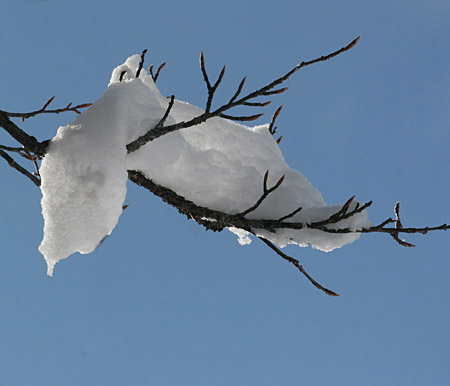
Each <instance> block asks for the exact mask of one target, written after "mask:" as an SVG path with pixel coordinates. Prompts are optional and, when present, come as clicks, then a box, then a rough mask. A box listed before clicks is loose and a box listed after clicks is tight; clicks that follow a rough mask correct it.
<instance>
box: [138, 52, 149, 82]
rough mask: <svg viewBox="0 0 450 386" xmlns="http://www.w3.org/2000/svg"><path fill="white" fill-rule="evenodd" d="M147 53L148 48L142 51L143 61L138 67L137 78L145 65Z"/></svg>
mask: <svg viewBox="0 0 450 386" xmlns="http://www.w3.org/2000/svg"><path fill="white" fill-rule="evenodd" d="M146 53H147V49H145V50H144V51H142V54H141V61H140V62H139V67H138V69H137V71H136V78H139V75H141V71H142V67H143V66H144V58H145V54H146Z"/></svg>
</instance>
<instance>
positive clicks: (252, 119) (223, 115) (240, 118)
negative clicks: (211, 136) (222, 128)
mask: <svg viewBox="0 0 450 386" xmlns="http://www.w3.org/2000/svg"><path fill="white" fill-rule="evenodd" d="M263 115H264V114H255V115H249V116H243V117H234V116H232V115H226V114H220V115H219V116H220V117H221V118H225V119H229V120H231V121H247V122H248V121H256V120H257V119H258V118H260V117H262V116H263Z"/></svg>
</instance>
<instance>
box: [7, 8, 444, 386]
mask: <svg viewBox="0 0 450 386" xmlns="http://www.w3.org/2000/svg"><path fill="white" fill-rule="evenodd" d="M1 13H2V23H1V25H0V45H1V47H2V60H1V64H0V72H1V74H2V75H1V79H2V81H1V87H0V109H4V110H8V111H29V110H33V109H35V108H39V107H40V106H41V105H42V104H43V103H44V102H45V101H46V100H47V99H48V98H49V97H51V96H52V95H56V100H55V102H54V104H55V106H57V105H58V106H62V105H64V104H67V103H68V102H70V101H72V102H74V103H85V102H92V101H95V100H96V99H97V98H99V97H100V96H101V95H102V93H103V91H104V89H105V88H106V85H107V83H108V80H109V77H110V73H111V70H112V69H113V68H114V67H115V66H117V65H119V64H121V63H122V62H123V61H124V60H125V59H126V58H127V57H128V56H129V55H131V54H134V53H140V52H141V51H142V49H144V48H148V49H149V53H148V54H147V64H150V63H154V64H159V63H161V62H162V61H167V63H168V64H167V66H166V68H165V69H164V72H163V73H162V75H161V77H160V79H159V81H158V84H159V87H160V89H161V91H162V92H163V93H164V94H166V95H170V94H172V93H173V94H175V96H176V97H177V99H182V100H189V101H190V102H191V103H194V104H197V105H201V106H203V104H204V101H205V87H204V84H203V83H202V78H201V73H200V71H199V68H198V56H199V53H200V51H201V50H203V51H204V52H205V56H206V60H207V66H208V68H209V69H210V71H211V74H214V73H216V74H217V73H218V71H219V70H220V68H221V66H222V65H223V64H227V70H228V73H227V75H226V77H225V80H224V87H223V89H222V93H223V94H221V95H223V98H225V97H226V96H229V95H230V93H232V92H233V91H234V88H235V87H236V85H237V83H238V82H239V81H240V79H241V78H242V76H244V75H247V76H248V82H247V86H248V87H249V88H250V87H254V88H256V87H258V86H260V85H262V84H263V82H265V81H269V80H272V79H273V78H274V77H276V76H279V75H281V74H282V73H284V72H285V71H287V70H289V69H290V68H291V67H292V66H294V65H295V64H296V63H298V62H299V61H301V60H307V59H312V58H315V57H317V56H320V55H322V54H326V53H328V52H331V51H333V50H335V49H337V48H340V47H341V46H343V45H345V44H347V43H348V42H350V41H351V40H352V39H353V38H354V37H356V36H358V35H361V40H360V42H359V44H358V45H357V46H356V47H355V48H354V49H353V50H352V51H350V52H348V53H346V54H344V55H342V56H340V57H338V58H336V59H333V60H332V61H330V62H326V63H320V64H318V65H316V66H314V67H309V68H306V69H304V70H302V71H301V72H300V73H297V74H296V76H295V77H294V78H292V79H291V80H290V81H289V84H288V85H289V86H290V90H289V91H288V92H287V93H285V94H283V95H280V96H279V98H278V99H277V100H276V102H275V105H273V106H271V107H270V109H268V110H267V115H266V118H265V119H266V120H268V119H270V116H271V114H272V112H273V110H274V109H275V108H276V107H277V106H278V104H281V103H283V104H284V106H285V107H284V109H283V112H282V114H281V116H280V117H279V120H278V125H279V132H280V134H283V135H284V139H283V142H282V143H281V148H282V150H283V151H284V153H285V157H286V160H287V161H288V163H289V164H290V165H291V166H292V167H295V168H297V169H298V170H300V171H301V172H302V173H303V174H304V175H305V176H306V177H307V178H308V179H309V180H310V181H311V182H312V183H313V184H314V185H315V186H316V187H317V188H319V189H320V190H321V191H322V193H323V195H324V197H325V200H326V201H327V202H328V203H342V202H344V201H345V200H347V199H348V198H349V197H350V196H352V195H353V194H356V195H357V197H358V198H359V199H360V200H361V201H368V200H374V205H373V207H372V208H371V209H370V217H371V219H372V220H373V221H374V222H380V221H382V220H384V219H385V218H387V217H389V216H391V215H392V209H393V206H394V204H395V202H396V201H397V200H400V201H401V204H402V206H401V209H402V213H403V218H402V220H403V222H404V224H405V225H410V226H421V225H439V224H441V223H443V222H446V221H447V222H449V221H450V200H449V199H448V197H449V196H450V178H449V172H448V170H449V164H450V152H449V144H450V113H449V107H450V91H449V90H450V71H449V68H450V50H449V48H450V45H449V42H450V28H449V24H448V23H449V20H450V3H449V2H448V1H446V0H428V1H385V0H380V1H377V2H374V1H347V0H343V1H332V0H328V1H309V2H304V1H293V0H292V1H285V0H278V1H265V0H262V1H258V2H257V1H246V0H240V1H235V0H232V1H227V2H215V1H211V0H210V1H195V0H191V1H189V2H187V1H160V2H152V1H142V2H140V1H120V2H119V1H89V2H88V1H62V0H61V1H56V0H55V1H51V0H48V1H45V0H42V1H37V0H36V1H31V0H30V1H18V0H14V1H13V0H11V1H9V0H3V1H2V10H1ZM219 99H220V98H219ZM73 119H74V117H73V116H72V115H71V114H66V115H62V116H55V117H41V118H35V119H31V120H28V121H26V122H25V123H24V124H21V126H22V127H23V128H24V129H27V130H28V131H29V132H31V133H33V134H34V135H36V136H37V137H38V138H40V139H46V138H50V137H52V136H53V135H54V134H55V131H56V128H57V127H58V126H59V125H63V124H65V123H66V122H68V121H72V120H73ZM0 143H2V144H13V142H10V141H9V140H8V139H6V136H5V135H4V134H3V133H2V134H0ZM0 178H1V181H2V184H1V186H2V188H1V190H0V198H1V202H2V211H1V221H0V238H1V243H0V288H1V290H0V309H1V318H0V386H23V385H33V386H35V385H45V386H53V385H55V386H80V385H82V386H84V385H95V386H97V385H108V386H112V385H114V386H115V385H195V386H198V385H214V386H215V385H258V386H272V385H283V386H294V385H333V386H335V385H345V386H353V385H355V386H359V385H375V386H378V385H380V386H390V385H408V386H410V385H420V386H422V385H434V386H437V385H448V383H449V380H450V363H449V357H450V349H449V347H450V330H449V326H450V307H449V292H450V280H449V279H450V256H449V247H450V234H449V233H448V232H447V233H445V232H442V233H436V234H430V235H427V236H425V237H421V236H414V237H413V236H412V237H409V238H408V240H409V241H411V242H413V243H416V244H417V248H411V249H407V248H403V247H400V246H399V245H397V244H396V243H395V242H394V241H393V240H392V239H391V238H390V237H388V236H385V235H368V236H365V237H362V238H361V239H360V240H359V241H358V242H356V243H355V244H352V245H348V246H346V247H344V248H342V249H340V250H338V251H335V252H332V253H330V254H325V253H322V252H318V251H314V250H311V249H299V248H294V247H292V248H288V249H287V252H288V253H290V254H292V255H294V256H296V257H298V258H299V259H300V260H301V261H302V263H303V264H304V266H305V267H306V268H307V269H308V270H309V271H310V272H311V274H313V276H314V277H315V278H316V279H317V280H319V281H320V282H322V283H323V284H325V285H326V286H328V287H330V288H332V289H333V290H335V291H337V292H339V293H340V294H341V296H340V297H339V298H330V297H328V296H326V295H324V294H323V293H321V292H319V291H318V290H316V289H315V288H314V287H312V286H311V285H310V283H308V282H307V281H306V280H305V279H304V278H303V277H302V276H300V275H299V274H298V273H297V272H296V270H295V269H294V268H293V267H291V266H289V265H288V264H287V263H285V262H284V261H282V260H280V259H279V258H278V257H277V256H275V255H274V254H273V253H272V252H271V251H270V250H268V249H267V248H265V247H264V246H263V245H262V244H261V243H258V242H257V241H254V242H253V243H252V244H251V245H250V246H246V247H241V246H240V245H239V244H238V243H237V242H236V237H235V236H234V235H232V234H231V233H228V232H227V233H225V232H224V233H221V234H216V233H212V232H206V231H204V230H203V229H202V228H200V227H199V226H198V225H196V224H195V223H194V222H193V221H188V220H186V218H184V217H182V216H180V215H179V214H178V213H177V212H176V210H174V209H173V208H170V207H168V206H166V205H165V204H164V203H162V201H161V200H160V199H158V198H157V197H154V196H153V195H151V194H150V193H148V192H147V191H145V190H143V189H139V188H137V187H136V186H133V184H130V185H129V193H128V197H127V204H130V205H131V206H130V208H129V209H127V210H126V212H125V213H124V215H123V216H122V217H121V219H120V222H119V225H118V227H117V228H116V229H115V230H114V232H113V234H112V236H111V237H109V238H108V239H107V240H106V241H105V242H104V244H103V245H102V246H101V247H100V248H99V249H98V250H97V251H95V253H93V254H91V255H83V256H81V255H74V256H72V257H71V258H70V259H68V260H65V261H63V262H61V263H59V264H58V265H57V267H56V270H55V276H54V277H53V278H49V277H47V276H46V266H45V263H44V260H43V258H42V256H41V255H40V253H39V252H38V250H37V247H38V245H39V243H40V241H41V238H42V227H43V220H42V217H41V209H40V191H39V189H37V188H36V187H35V186H34V185H32V184H31V183H30V182H29V181H28V180H27V179H25V178H24V177H23V176H22V175H19V174H18V173H17V172H15V171H13V170H12V169H10V168H9V167H8V166H7V164H6V162H4V160H1V159H0Z"/></svg>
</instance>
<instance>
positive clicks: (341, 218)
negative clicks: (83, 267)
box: [0, 38, 450, 296]
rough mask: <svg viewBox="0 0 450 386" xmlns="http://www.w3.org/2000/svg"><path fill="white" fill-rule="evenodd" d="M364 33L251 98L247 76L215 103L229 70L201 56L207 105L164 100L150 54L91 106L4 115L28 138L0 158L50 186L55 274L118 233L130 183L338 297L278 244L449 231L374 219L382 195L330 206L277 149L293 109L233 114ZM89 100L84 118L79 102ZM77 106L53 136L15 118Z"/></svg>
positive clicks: (1, 119)
mask: <svg viewBox="0 0 450 386" xmlns="http://www.w3.org/2000/svg"><path fill="white" fill-rule="evenodd" d="M358 39H359V38H356V39H354V40H353V41H352V42H351V43H349V44H348V45H346V46H345V47H343V48H341V49H339V50H337V51H335V52H332V53H331V54H329V55H325V56H321V57H319V58H316V59H313V60H310V61H304V62H301V63H300V64H298V65H297V66H295V67H294V68H292V69H291V70H290V71H289V72H287V73H285V74H284V75H283V76H281V77H279V78H277V79H275V80H274V81H272V82H269V83H267V84H266V85H265V86H263V87H261V88H259V89H257V90H255V91H253V92H250V93H247V94H245V95H244V96H241V94H242V93H243V89H244V85H245V80H246V77H244V78H243V79H242V81H241V82H240V83H239V85H238V86H237V89H236V91H235V92H234V94H233V95H232V96H231V98H230V99H229V101H228V102H227V103H226V104H224V105H222V106H219V107H214V97H215V93H216V91H217V89H218V87H219V86H220V84H221V82H222V81H223V79H224V75H225V71H226V68H225V67H223V69H222V71H221V72H220V74H219V76H218V78H217V79H216V80H215V81H211V79H210V77H209V75H208V73H207V71H206V65H205V58H204V55H203V53H202V54H201V55H200V69H201V73H202V77H203V81H204V82H205V84H206V89H207V97H206V104H205V110H202V109H200V108H197V107H195V106H192V105H190V104H188V103H185V102H181V101H178V100H176V99H175V97H174V96H173V95H172V96H170V97H164V96H163V95H161V93H160V92H159V90H158V89H157V87H156V85H155V81H156V79H157V78H158V76H159V73H160V71H161V69H162V68H163V67H164V65H165V63H163V64H162V65H161V66H159V68H158V70H157V71H156V73H155V74H154V73H153V67H150V70H149V71H150V73H147V71H145V69H144V57H145V54H146V52H147V51H146V50H144V51H143V52H142V54H141V55H134V56H131V57H130V58H128V59H127V61H126V62H125V63H124V64H122V65H120V66H118V67H117V68H116V69H114V71H113V73H112V76H111V80H110V83H109V85H108V88H107V90H106V91H105V93H104V95H103V97H102V98H101V99H99V100H98V101H97V102H95V103H94V104H92V105H91V104H80V105H77V106H74V107H72V105H71V104H69V105H67V106H66V107H64V108H60V109H55V110H49V109H48V107H49V105H50V104H51V103H52V101H53V98H50V99H49V100H48V101H47V102H46V103H45V104H44V106H43V107H42V108H41V109H39V110H36V111H33V112H30V113H8V112H5V111H0V126H1V127H3V129H4V130H5V131H6V132H7V133H8V134H9V135H10V136H11V137H12V138H14V139H15V140H16V141H18V142H19V143H20V144H21V145H22V147H11V146H4V145H0V157H2V158H3V159H5V160H6V161H7V162H8V164H9V165H10V166H11V167H13V168H15V169H16V170H17V171H19V172H20V173H22V174H24V175H25V176H26V177H27V178H28V179H30V180H31V181H32V182H33V183H34V184H35V185H37V186H40V187H41V190H42V194H43V198H42V212H43V215H44V239H43V241H42V243H41V246H40V247H39V250H40V251H41V252H42V254H43V255H44V257H45V259H46V261H47V265H48V274H49V275H52V274H53V267H54V265H55V264H56V263H57V262H58V261H60V260H62V259H65V258H67V257H68V256H70V255H71V254H72V253H74V252H77V251H78V252H80V253H90V252H92V251H93V250H95V248H96V247H97V246H98V245H99V244H100V243H101V242H103V240H104V239H105V238H106V236H108V235H109V234H111V232H112V231H113V229H114V228H115V226H116V224H117V222H118V220H119V217H120V215H121V213H122V211H123V210H124V209H125V208H126V205H124V200H125V197H126V192H127V188H126V182H127V180H128V179H129V180H131V181H132V182H134V183H136V184H138V185H140V186H142V187H143V188H145V189H147V190H149V191H150V192H152V193H153V194H155V195H157V196H158V197H160V198H161V199H162V200H164V201H165V202H166V203H167V204H169V205H171V206H173V207H175V208H176V209H177V210H178V211H179V212H180V213H181V214H183V215H185V216H187V218H188V219H193V220H194V221H196V222H197V223H198V224H200V225H202V226H204V227H205V228H206V229H208V230H212V231H222V230H224V229H228V230H230V231H231V232H233V233H235V234H236V235H237V236H238V237H239V240H238V241H239V243H241V244H247V243H249V242H250V238H251V237H256V238H259V239H260V240H261V241H262V242H263V243H264V244H265V245H267V246H268V247H269V248H270V249H271V250H273V251H274V252H275V253H276V254H277V255H278V256H280V257H281V258H283V259H284V260H286V261H288V262H290V263H291V264H293V265H294V266H295V267H296V268H297V269H298V270H299V271H300V272H301V273H302V274H303V275H304V276H305V277H306V278H307V279H308V280H309V281H310V282H311V283H312V284H313V285H314V286H316V287H317V288H319V289H320V290H322V291H324V292H325V293H327V294H328V295H331V296H336V295H337V294H336V293H335V292H333V291H331V290H329V289H327V288H325V287H323V286H322V285H321V284H319V283H318V282H317V281H315V280H314V279H313V278H312V277H311V276H310V275H309V274H308V273H307V272H306V271H305V269H304V268H303V266H302V265H301V264H300V262H299V261H298V260H297V259H295V258H293V257H291V256H288V255H286V254H285V253H284V252H282V251H281V249H280V248H283V247H285V246H287V245H288V244H296V245H298V246H301V247H306V246H309V245H311V246H313V247H314V248H316V249H319V250H322V251H327V252H329V251H332V250H334V249H336V248H340V247H342V246H344V245H345V244H349V243H352V242H354V241H355V240H357V239H358V237H359V236H360V234H362V233H387V234H389V235H390V236H392V237H393V239H394V240H395V241H396V242H397V243H399V244H400V245H402V246H405V247H412V246H413V245H412V244H410V243H409V242H407V241H404V240H402V239H401V238H400V235H401V234H413V233H421V234H426V233H427V232H430V231H438V230H448V229H450V226H449V225H447V224H443V225H440V226H436V227H419V228H411V227H409V228H405V227H404V226H403V224H402V222H401V221H400V206H399V204H398V203H397V204H396V206H395V208H394V214H395V219H393V218H388V219H386V220H385V221H383V222H382V223H380V224H378V225H374V224H373V223H372V222H370V221H369V219H368V215H367V209H368V208H369V207H370V206H371V204H372V201H369V202H367V203H360V202H356V201H355V200H354V197H351V198H350V199H348V200H347V201H346V202H345V204H343V205H333V206H328V205H326V203H325V201H324V200H323V198H322V195H321V193H320V192H319V191H318V190H317V189H315V188H314V187H313V186H312V185H311V183H310V182H309V181H308V180H307V179H306V178H305V177H304V176H303V175H302V174H301V173H299V172H297V171H296V170H294V169H291V168H290V167H289V166H288V165H287V164H286V162H285V161H284V158H283V155H282V153H281V151H280V148H279V146H278V144H279V142H280V140H281V137H280V138H278V139H277V140H275V139H274V137H273V136H274V134H275V133H276V130H277V127H276V126H275V121H276V119H277V117H278V115H279V114H280V112H281V109H282V107H283V106H280V107H278V109H277V110H276V111H275V112H274V114H273V116H272V119H271V121H270V123H269V124H266V125H259V126H255V127H247V126H243V125H241V124H238V123H236V122H234V121H252V120H255V119H257V118H259V117H260V116H261V115H262V114H260V113H258V114H251V115H244V116H234V115H230V113H229V110H231V109H233V108H234V107H237V106H248V107H264V106H267V105H268V104H269V103H271V101H264V100H263V101H260V100H259V99H257V98H260V97H267V96H274V95H277V94H279V93H282V92H284V91H286V90H287V87H280V86H282V85H283V86H284V82H285V81H286V80H288V78H289V77H290V76H291V75H293V74H294V73H296V72H297V71H298V70H300V69H301V68H303V67H305V66H309V65H312V64H315V63H318V62H322V61H325V60H328V59H330V58H333V57H335V56H337V55H339V54H341V53H343V52H345V51H348V50H350V49H351V48H353V47H354V46H355V44H356V43H357V42H358ZM87 107H90V108H89V109H88V110H87V111H86V112H84V113H83V114H80V111H79V109H82V108H87ZM69 111H72V112H76V113H79V116H78V118H77V119H76V120H75V122H74V123H72V124H68V125H67V126H65V127H60V128H59V129H58V131H57V134H56V136H55V137H54V138H53V139H52V140H51V141H49V140H45V141H42V142H40V141H38V140H37V139H36V138H35V137H33V136H31V135H29V134H27V133H26V132H25V131H23V130H22V129H20V128H19V127H18V126H17V125H16V124H14V123H13V122H12V121H11V120H10V118H14V117H16V118H22V120H24V119H26V118H30V117H33V116H36V115H40V114H44V113H56V114H57V113H60V112H69ZM187 128H189V130H184V129H187ZM12 155H15V156H21V157H23V158H26V159H27V160H29V161H31V162H32V163H33V165H34V167H35V168H36V172H35V173H31V172H29V171H27V170H26V169H25V168H23V167H22V166H21V165H19V164H18V163H17V162H16V161H15V160H14V159H13V157H12ZM41 159H42V163H41V166H40V167H39V161H40V160H41ZM269 171H270V172H269ZM392 224H393V225H392Z"/></svg>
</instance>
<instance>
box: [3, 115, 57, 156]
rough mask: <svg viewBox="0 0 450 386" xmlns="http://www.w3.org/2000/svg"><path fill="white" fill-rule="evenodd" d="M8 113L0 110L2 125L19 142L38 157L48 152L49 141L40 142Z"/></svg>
mask: <svg viewBox="0 0 450 386" xmlns="http://www.w3.org/2000/svg"><path fill="white" fill-rule="evenodd" d="M7 114H8V113H5V112H3V111H0V126H1V127H3V128H4V129H5V131H6V132H7V133H8V134H9V135H10V136H11V137H13V138H14V139H15V140H16V141H17V142H19V143H20V144H21V145H23V147H24V148H25V149H26V150H28V151H29V152H31V153H33V154H36V155H37V156H38V157H43V156H44V155H45V153H46V152H47V147H48V143H49V141H44V142H39V141H38V140H37V139H36V138H35V137H33V136H31V135H29V134H27V133H25V132H24V131H23V130H22V129H20V128H19V127H17V126H16V125H15V124H14V123H13V122H12V121H11V120H10V119H9V118H8V115H7Z"/></svg>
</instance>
